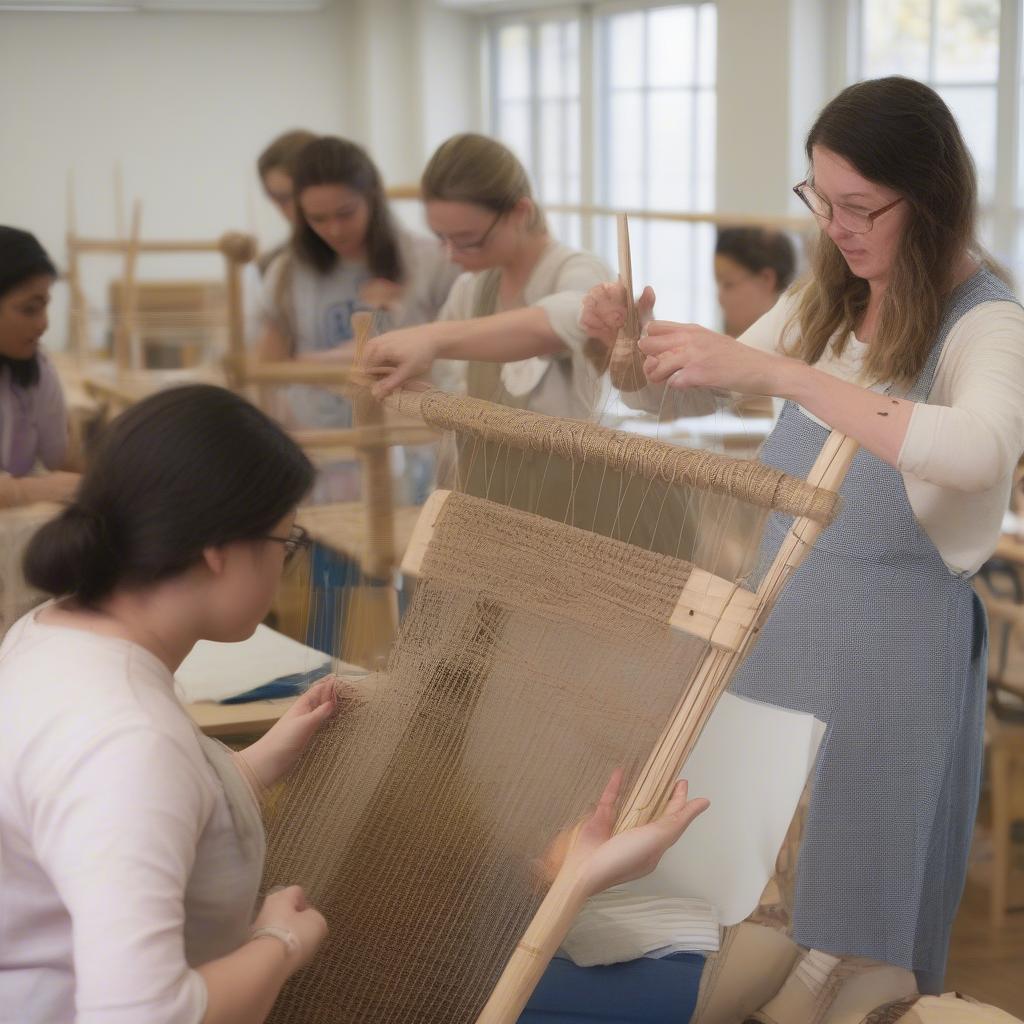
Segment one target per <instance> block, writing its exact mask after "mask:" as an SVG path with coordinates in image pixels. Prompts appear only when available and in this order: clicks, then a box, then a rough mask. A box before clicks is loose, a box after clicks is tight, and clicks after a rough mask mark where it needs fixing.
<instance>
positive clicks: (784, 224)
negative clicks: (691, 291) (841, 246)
mask: <svg viewBox="0 0 1024 1024" xmlns="http://www.w3.org/2000/svg"><path fill="white" fill-rule="evenodd" d="M387 194H388V197H389V198H390V199H396V200H412V199H422V193H421V192H420V190H419V188H418V187H417V186H415V185H395V186H393V187H391V188H389V189H388V190H387ZM543 208H544V210H546V211H547V212H549V213H570V214H576V215H577V216H581V217H618V216H621V215H625V216H627V217H629V218H630V219H631V220H664V221H674V222H677V223H681V224H714V225H716V226H718V227H764V228H775V229H777V230H780V231H798V232H803V231H810V230H812V229H814V228H815V227H816V225H815V222H814V220H813V219H812V218H810V217H786V216H776V215H771V214H763V213H730V212H719V211H717V210H644V209H638V208H624V207H621V206H591V205H587V204H584V203H544V204H543Z"/></svg>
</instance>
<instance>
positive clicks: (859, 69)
mask: <svg viewBox="0 0 1024 1024" xmlns="http://www.w3.org/2000/svg"><path fill="white" fill-rule="evenodd" d="M842 2H843V3H844V4H845V6H846V11H845V15H846V17H845V24H846V29H847V34H846V35H847V45H846V47H845V53H844V54H843V55H842V59H843V61H844V64H845V69H844V70H845V75H844V78H845V82H846V84H852V83H853V82H856V81H859V80H860V79H861V78H863V69H864V65H863V57H864V28H863V25H864V14H863V11H864V0H842ZM1021 6H1022V5H1021V3H1020V2H1019V0H1000V4H999V30H998V37H999V63H998V66H997V68H996V74H995V76H994V79H995V80H994V83H992V84H988V83H985V84H983V83H969V82H968V83H965V82H944V81H941V80H939V79H937V78H936V77H935V74H934V72H935V54H936V37H937V33H936V31H935V26H936V19H937V16H938V8H939V0H929V12H928V14H929V41H928V77H927V78H925V79H923V81H925V82H926V83H927V84H928V85H930V86H932V88H935V89H940V90H941V89H943V88H946V87H949V88H972V87H973V88H986V89H989V88H993V87H994V88H995V99H996V119H995V154H994V157H995V180H994V181H993V187H992V199H991V201H984V202H980V203H979V208H978V209H979V213H980V215H981V219H982V220H983V221H987V222H988V224H989V225H990V237H991V240H992V248H993V250H994V251H995V253H996V255H997V258H999V259H1000V260H1002V261H1004V262H1008V263H1011V264H1012V265H1014V266H1015V268H1017V269H1018V271H1019V272H1021V273H1024V239H1022V238H1021V235H1022V233H1024V182H1022V181H1021V171H1022V167H1021V152H1020V145H1021V142H1020V139H1021V135H1022V127H1024V126H1022V124H1021V119H1020V118H1021V109H1022V90H1024V78H1022V70H1024V68H1022V63H1021V61H1022V29H1024V15H1022V11H1021ZM1018 195H1020V197H1021V198H1020V200H1019V201H1018Z"/></svg>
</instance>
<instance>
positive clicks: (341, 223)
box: [259, 137, 457, 428]
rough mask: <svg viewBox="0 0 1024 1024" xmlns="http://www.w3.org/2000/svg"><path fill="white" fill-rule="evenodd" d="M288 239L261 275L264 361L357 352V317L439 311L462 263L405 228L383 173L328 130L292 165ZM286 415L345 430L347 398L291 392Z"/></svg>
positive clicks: (404, 321)
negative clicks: (395, 216) (388, 195)
mask: <svg viewBox="0 0 1024 1024" xmlns="http://www.w3.org/2000/svg"><path fill="white" fill-rule="evenodd" d="M294 195H295V201H296V224H295V231H294V234H293V236H292V240H291V243H290V244H289V246H288V247H287V248H286V249H285V251H284V252H283V253H281V255H280V256H278V257H277V259H275V260H274V262H273V263H272V264H271V265H270V267H268V269H267V274H266V277H265V279H264V290H263V296H264V297H263V315H264V319H265V322H266V326H265V329H264V332H263V337H262V339H261V341H260V345H259V352H260V355H261V357H262V358H264V359H268V360H279V359H305V360H318V359H325V358H327V359H331V360H337V359H339V358H342V359H343V358H345V356H346V355H349V356H350V355H351V353H352V349H353V345H352V314H353V313H354V312H356V311H358V310H375V311H378V314H379V319H380V320H382V321H383V324H384V326H385V327H387V328H388V329H390V328H394V327H404V326H411V325H413V324H421V323H427V322H429V321H431V320H434V319H435V318H436V317H437V314H438V312H439V311H440V309H441V306H442V305H443V304H444V301H445V299H446V298H447V296H448V292H449V289H450V288H451V285H452V283H453V281H454V280H455V277H456V276H457V268H456V267H455V266H454V264H452V263H451V261H450V260H449V259H448V258H447V256H446V255H445V253H444V252H443V251H442V250H441V249H440V247H439V246H438V245H437V244H436V243H435V242H433V241H431V240H429V239H426V238H421V237H417V236H415V235H412V234H410V233H409V232H407V231H405V230H404V229H402V228H400V227H398V226H397V225H396V224H395V222H394V220H393V218H392V216H391V213H390V211H389V209H388V205H387V200H386V197H385V195H384V188H383V184H382V182H381V178H380V174H379V172H378V171H377V168H376V167H375V166H374V164H373V162H372V161H371V160H370V158H369V156H367V154H366V153H365V152H364V151H363V150H362V149H361V148H360V147H359V146H357V145H355V144H354V143H351V142H347V141H345V140H343V139H338V138H332V137H325V138H321V139H317V140H315V141H314V142H311V143H309V144H308V145H307V146H305V147H304V148H303V150H302V151H301V153H300V154H299V157H298V159H297V161H296V164H295V171H294ZM282 415H283V418H285V419H286V421H288V423H289V425H291V426H295V427H321V428H326V427H344V426H347V425H349V423H350V422H351V410H350V407H349V404H348V403H347V402H346V401H345V400H344V399H343V398H341V397H340V396H338V395H335V394H333V393H331V392H326V391H324V390H323V389H321V388H313V387H305V386H303V387H294V388H289V389H288V399H287V404H286V408H285V410H284V411H283V414H282Z"/></svg>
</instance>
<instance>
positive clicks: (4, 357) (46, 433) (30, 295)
mask: <svg viewBox="0 0 1024 1024" xmlns="http://www.w3.org/2000/svg"><path fill="white" fill-rule="evenodd" d="M56 277H57V270H56V268H55V267H54V265H53V262H52V261H51V260H50V257H49V256H48V255H47V254H46V251H45V250H44V249H43V247H42V246H41V245H40V244H39V243H38V242H37V241H36V239H35V238H34V237H33V236H32V235H30V234H29V233H28V232H27V231H21V230H19V229H18V228H11V227H0V507H2V506H10V505H27V504H30V503H31V502H33V501H61V500H63V499H65V498H68V497H70V496H71V494H72V492H73V491H74V489H75V487H76V485H77V484H78V474H77V473H67V472H62V470H63V469H64V467H65V466H66V464H67V459H68V418H67V411H66V409H65V406H64V396H63V394H62V392H61V388H60V381H59V380H58V379H57V372H56V370H54V368H53V364H52V363H51V362H50V361H49V359H47V358H46V355H45V354H44V353H43V351H42V350H41V349H40V347H39V342H40V339H41V338H42V336H43V334H45V332H46V328H47V326H48V323H49V322H48V320H47V316H46V309H47V306H48V305H49V302H50V288H51V286H52V285H53V282H54V279H55V278H56ZM40 466H41V467H43V468H44V469H46V470H50V471H51V472H48V473H43V474H41V475H38V476H36V475H33V474H34V472H35V470H36V469H37V468H38V467H40Z"/></svg>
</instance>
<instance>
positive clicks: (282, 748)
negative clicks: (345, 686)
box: [242, 676, 338, 789]
mask: <svg viewBox="0 0 1024 1024" xmlns="http://www.w3.org/2000/svg"><path fill="white" fill-rule="evenodd" d="M337 685H338V680H337V678H336V677H335V676H325V677H324V678H323V679H320V680H318V681H317V682H315V683H314V684H313V685H312V686H311V687H310V688H309V689H308V690H306V692H305V693H303V694H302V696H300V697H298V698H297V699H296V700H295V702H294V703H293V704H292V706H291V707H290V708H289V709H288V710H287V711H286V712H285V713H284V714H283V715H282V716H281V717H280V718H279V719H278V720H277V722H275V723H274V726H273V728H271V729H270V730H269V731H268V732H267V733H265V734H264V735H263V736H261V737H260V738H259V739H258V740H257V741H256V742H255V743H253V744H252V746H249V747H246V748H245V750H244V751H243V752H242V753H244V754H245V760H246V761H247V762H248V763H249V767H250V768H252V770H253V772H255V774H256V777H257V779H258V780H259V781H260V784H261V785H263V786H265V787H266V788H267V789H270V788H271V787H273V786H275V785H276V784H277V783H278V782H280V781H281V779H283V778H284V777H285V776H286V775H287V774H288V773H289V772H290V771H291V770H292V768H294V767H295V764H296V762H297V761H298V760H299V758H300V757H301V756H302V753H303V751H304V750H305V749H306V747H307V746H308V745H309V741H310V740H311V739H312V738H313V737H314V736H315V735H316V733H317V730H318V729H319V728H320V727H321V726H322V725H323V724H324V722H326V721H327V719H329V718H330V717H331V715H333V714H334V712H335V711H336V710H337V707H338V698H337V692H336V690H337Z"/></svg>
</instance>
